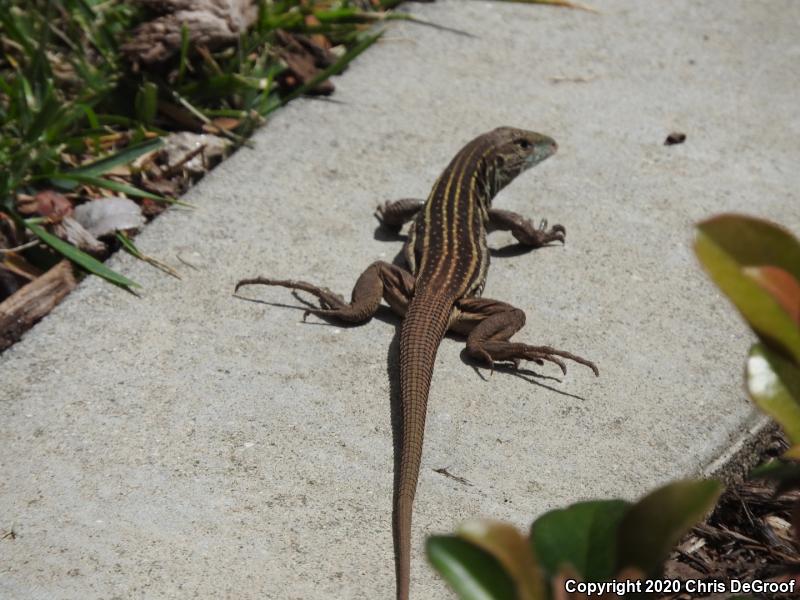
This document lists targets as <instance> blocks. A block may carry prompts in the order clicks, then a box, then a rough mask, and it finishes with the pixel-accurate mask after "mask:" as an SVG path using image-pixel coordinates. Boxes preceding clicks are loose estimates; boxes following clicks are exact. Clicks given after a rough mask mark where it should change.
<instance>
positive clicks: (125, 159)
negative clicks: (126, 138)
mask: <svg viewBox="0 0 800 600" xmlns="http://www.w3.org/2000/svg"><path fill="white" fill-rule="evenodd" d="M163 145H164V141H163V140H162V139H161V138H154V139H152V140H145V141H142V142H139V143H136V144H131V145H130V146H128V147H126V148H123V149H122V150H120V151H119V152H117V153H116V154H113V155H111V156H106V157H105V158H101V159H100V160H96V161H94V162H92V163H89V164H88V165H82V166H80V167H77V168H75V169H71V170H70V171H66V172H64V173H58V174H57V175H55V176H53V177H52V179H51V181H52V182H53V184H54V185H57V186H58V187H60V188H62V189H67V190H71V189H74V188H75V187H77V184H78V183H91V182H90V181H82V180H81V179H79V177H83V178H87V177H89V178H95V181H96V180H97V179H96V178H98V177H99V176H100V175H103V174H105V173H108V172H109V171H110V170H111V169H113V168H114V167H117V166H119V165H127V164H130V163H132V162H133V161H135V160H136V159H137V158H139V157H140V156H142V155H144V154H147V153H148V152H152V151H153V150H158V149H159V148H160V147H161V146H163ZM91 185H97V184H96V183H91ZM99 187H105V186H99ZM109 189H112V188H109ZM134 189H136V188H134ZM143 193H146V192H143ZM153 196H154V195H153ZM144 197H145V198H149V197H150V196H144ZM154 198H155V199H159V196H154Z"/></svg>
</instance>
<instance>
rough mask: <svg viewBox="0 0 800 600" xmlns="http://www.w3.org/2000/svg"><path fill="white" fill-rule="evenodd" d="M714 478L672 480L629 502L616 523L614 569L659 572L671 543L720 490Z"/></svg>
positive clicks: (701, 514)
mask: <svg viewBox="0 0 800 600" xmlns="http://www.w3.org/2000/svg"><path fill="white" fill-rule="evenodd" d="M722 490H723V487H722V484H720V483H719V482H718V481H715V480H713V479H707V480H685V481H674V482H672V483H669V484H667V485H665V486H664V487H661V488H659V489H657V490H655V491H654V492H651V493H650V494H648V495H647V496H645V497H644V498H642V499H641V500H639V502H637V503H636V504H634V505H633V506H631V507H630V508H629V509H628V510H627V511H626V513H625V515H624V516H623V518H622V521H621V522H620V524H619V535H618V537H617V569H616V571H620V570H622V569H623V568H626V567H634V568H636V569H639V570H641V571H643V572H644V573H645V574H647V575H650V576H657V575H659V574H660V571H661V569H662V565H663V563H664V561H665V560H666V558H667V556H668V555H669V552H670V550H671V549H672V547H673V546H674V545H675V544H676V543H677V542H678V540H679V539H680V538H681V536H683V534H684V533H686V532H687V531H688V530H689V528H690V527H692V526H693V525H694V524H695V523H697V522H698V521H700V520H701V519H702V518H703V517H704V516H705V514H706V513H707V512H708V511H709V510H711V508H712V507H713V506H714V504H715V503H716V501H717V498H718V497H719V495H720V494H721V493H722Z"/></svg>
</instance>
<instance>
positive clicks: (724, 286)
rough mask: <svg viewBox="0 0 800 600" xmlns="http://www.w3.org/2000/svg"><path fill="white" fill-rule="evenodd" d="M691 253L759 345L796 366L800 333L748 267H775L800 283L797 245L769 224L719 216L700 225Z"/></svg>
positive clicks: (740, 217)
mask: <svg viewBox="0 0 800 600" xmlns="http://www.w3.org/2000/svg"><path fill="white" fill-rule="evenodd" d="M695 252H696V253H697V256H698V258H699V259H700V262H701V263H702V264H703V266H704V267H705V269H706V270H707V271H708V273H709V275H710V276H711V278H712V279H713V280H714V282H715V283H716V284H717V285H718V286H719V288H720V289H721V290H722V291H723V292H724V293H725V294H726V295H727V296H728V297H729V298H730V299H731V301H732V302H733V303H734V305H735V306H736V308H738V309H739V312H740V313H741V314H742V316H743V317H744V318H745V320H746V321H747V322H748V323H749V324H750V326H751V327H752V328H753V330H754V331H755V332H756V333H757V334H758V335H759V336H760V337H761V339H762V341H763V342H764V343H766V344H768V345H770V346H775V347H777V348H780V349H781V350H782V351H784V352H786V353H787V354H789V355H790V356H792V357H793V358H794V360H795V362H797V363H798V364H800V328H798V327H797V325H796V324H795V322H794V321H793V320H792V318H791V316H790V315H789V313H787V311H786V310H784V308H783V307H782V306H781V304H780V302H779V301H778V300H777V299H776V298H775V297H774V296H773V295H772V294H771V293H770V292H769V291H767V290H766V289H764V287H763V285H762V284H761V283H759V282H758V281H756V280H755V279H753V277H752V276H748V275H747V274H746V272H745V269H746V268H748V267H764V266H774V267H779V268H781V269H783V270H785V271H787V272H788V273H790V274H791V275H792V276H793V277H794V278H796V279H798V280H800V243H798V241H797V240H796V239H795V238H794V237H793V236H792V235H791V234H790V233H789V232H788V231H786V230H784V229H782V228H780V227H778V226H777V225H773V224H772V223H769V222H767V221H762V220H759V219H753V218H750V217H742V216H737V215H721V216H719V217H715V218H713V219H710V220H708V221H704V222H702V223H700V224H699V225H698V234H697V239H696V241H695Z"/></svg>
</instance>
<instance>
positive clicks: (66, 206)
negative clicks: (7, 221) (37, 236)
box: [17, 190, 72, 220]
mask: <svg viewBox="0 0 800 600" xmlns="http://www.w3.org/2000/svg"><path fill="white" fill-rule="evenodd" d="M17 210H18V211H19V212H20V213H21V214H23V215H25V216H31V215H39V216H41V217H49V218H51V219H53V220H58V219H61V218H63V217H66V216H68V215H69V214H70V213H72V203H71V202H70V201H69V200H67V198H66V196H64V194H60V193H58V192H55V191H53V190H42V191H41V192H38V193H37V194H36V195H35V196H28V195H25V194H20V195H19V196H18V197H17Z"/></svg>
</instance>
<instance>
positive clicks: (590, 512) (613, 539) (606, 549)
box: [531, 500, 630, 581]
mask: <svg viewBox="0 0 800 600" xmlns="http://www.w3.org/2000/svg"><path fill="white" fill-rule="evenodd" d="M628 507H630V503H629V502H625V501H624V500H596V501H591V502H579V503H577V504H573V505H572V506H569V507H567V508H562V509H557V510H553V511H550V512H548V513H545V514H543V515H542V516H541V517H539V518H538V519H536V521H534V523H533V525H532V526H531V544H533V546H534V549H535V551H536V556H537V557H538V558H539V562H540V563H541V564H542V566H543V567H544V568H545V571H546V572H547V575H548V578H549V579H552V578H553V577H555V576H556V575H557V574H558V573H559V571H560V570H561V567H562V566H563V565H564V564H569V565H570V566H571V567H572V568H573V569H574V570H575V572H576V573H577V574H578V575H579V576H580V577H581V579H583V580H584V581H605V580H609V579H613V578H614V575H615V574H616V571H615V569H614V567H615V566H616V562H617V530H618V527H619V523H620V521H621V520H622V517H623V516H624V514H625V511H626V510H627V509H628Z"/></svg>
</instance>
